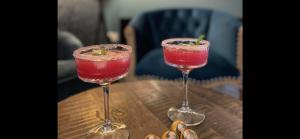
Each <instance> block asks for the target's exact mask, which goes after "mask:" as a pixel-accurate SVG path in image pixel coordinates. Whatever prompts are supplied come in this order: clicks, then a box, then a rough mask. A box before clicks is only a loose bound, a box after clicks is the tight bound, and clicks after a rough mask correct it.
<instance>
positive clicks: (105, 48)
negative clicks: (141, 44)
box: [74, 44, 132, 61]
mask: <svg viewBox="0 0 300 139" xmlns="http://www.w3.org/2000/svg"><path fill="white" fill-rule="evenodd" d="M101 51H102V52H103V53H97V52H101ZM131 51H132V49H131V47H129V46H127V45H120V44H115V45H110V44H109V45H108V44H107V45H106V44H102V45H92V46H87V47H83V48H80V49H77V50H76V51H75V52H74V56H76V57H77V58H80V59H85V60H92V61H107V60H116V59H121V58H124V57H128V56H129V55H130V53H131Z"/></svg>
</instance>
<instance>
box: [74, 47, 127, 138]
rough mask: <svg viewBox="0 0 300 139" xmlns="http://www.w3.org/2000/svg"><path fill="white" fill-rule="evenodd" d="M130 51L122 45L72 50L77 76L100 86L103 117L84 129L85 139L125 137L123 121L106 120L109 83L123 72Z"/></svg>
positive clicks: (107, 118)
mask: <svg viewBox="0 0 300 139" xmlns="http://www.w3.org/2000/svg"><path fill="white" fill-rule="evenodd" d="M131 53H132V48H131V47H130V46H128V45H122V44H101V45H92V46H87V47H83V48H79V49H77V50H75V51H74V53H73V56H74V58H75V63H76V66H77V73H78V77H79V79H81V80H83V81H85V82H89V83H97V84H99V85H100V86H102V87H103V94H104V97H103V98H104V115H105V116H104V117H105V118H104V121H102V122H101V123H100V124H99V125H97V126H96V127H95V128H93V129H91V130H90V131H89V132H88V134H87V138H89V139H92V138H93V139H96V138H105V139H115V138H120V139H127V138H128V137H129V132H128V130H127V129H126V125H125V124H123V123H117V122H111V121H110V118H109V86H110V84H111V83H112V82H114V81H116V80H119V79H121V78H123V77H125V76H126V75H127V73H128V70H129V66H130V59H131ZM95 114H96V113H95Z"/></svg>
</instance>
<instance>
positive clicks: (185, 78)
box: [180, 70, 190, 111]
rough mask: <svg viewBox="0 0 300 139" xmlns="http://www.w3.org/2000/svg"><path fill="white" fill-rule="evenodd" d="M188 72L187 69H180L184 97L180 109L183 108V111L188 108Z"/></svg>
mask: <svg viewBox="0 0 300 139" xmlns="http://www.w3.org/2000/svg"><path fill="white" fill-rule="evenodd" d="M189 73H190V71H189V70H187V71H182V77H183V88H184V91H185V97H184V99H183V102H182V106H181V108H180V109H181V110H185V111H188V110H190V107H189V101H188V78H189Z"/></svg>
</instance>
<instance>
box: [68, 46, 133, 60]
mask: <svg viewBox="0 0 300 139" xmlns="http://www.w3.org/2000/svg"><path fill="white" fill-rule="evenodd" d="M101 46H104V47H113V46H122V47H125V48H126V49H128V52H126V53H125V55H124V56H120V57H116V58H111V59H109V60H105V59H99V58H97V57H96V56H91V55H81V54H80V52H81V51H83V50H86V49H90V48H94V47H101ZM131 53H132V47H131V46H130V45H125V44H95V45H89V46H84V47H81V48H78V49H76V50H75V51H74V52H73V57H74V58H75V59H81V60H87V61H113V60H119V59H123V58H125V57H128V56H130V55H131Z"/></svg>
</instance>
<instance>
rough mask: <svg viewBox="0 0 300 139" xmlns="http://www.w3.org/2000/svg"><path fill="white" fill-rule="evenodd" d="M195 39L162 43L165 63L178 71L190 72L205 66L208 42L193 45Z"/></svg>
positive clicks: (170, 40) (177, 39)
mask: <svg viewBox="0 0 300 139" xmlns="http://www.w3.org/2000/svg"><path fill="white" fill-rule="evenodd" d="M196 41H197V39H190V38H174V39H167V40H164V41H163V42H162V46H163V51H164V59H165V62H166V63H167V64H168V65H170V66H173V67H176V68H179V69H180V70H192V69H194V68H200V67H202V66H205V65H206V63H207V58H208V46H209V42H208V41H205V40H202V41H201V44H199V45H195V44H194V43H193V42H196Z"/></svg>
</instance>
